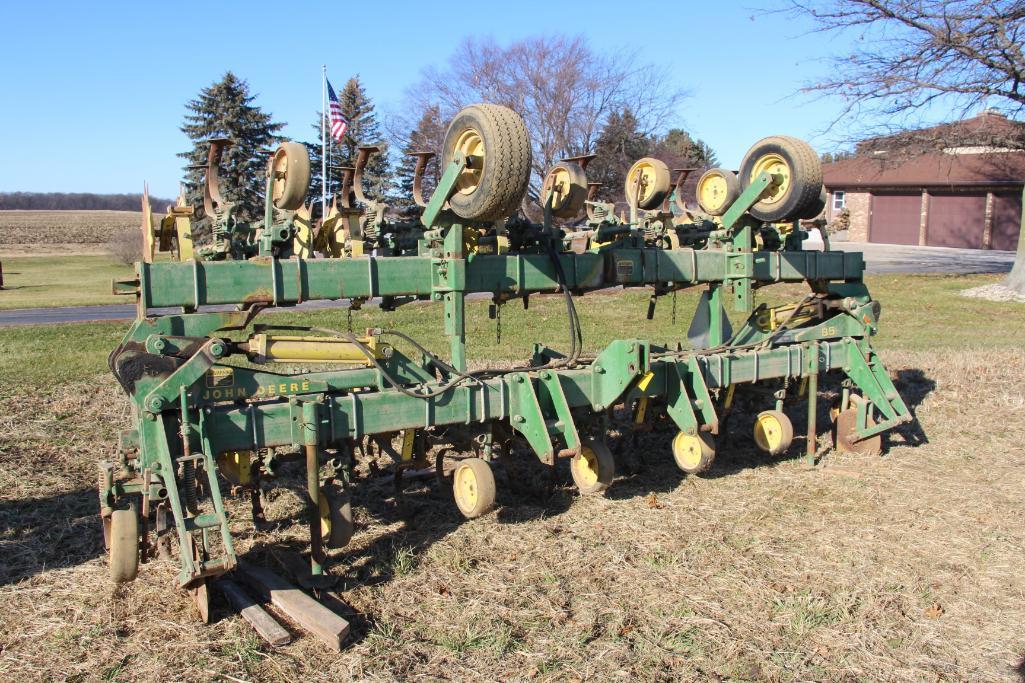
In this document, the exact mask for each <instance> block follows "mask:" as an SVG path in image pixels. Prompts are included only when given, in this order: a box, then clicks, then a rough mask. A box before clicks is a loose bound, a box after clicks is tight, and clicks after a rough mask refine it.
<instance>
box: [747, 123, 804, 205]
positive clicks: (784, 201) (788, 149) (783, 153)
mask: <svg viewBox="0 0 1025 683" xmlns="http://www.w3.org/2000/svg"><path fill="white" fill-rule="evenodd" d="M767 167H775V168H785V169H786V171H785V173H783V175H784V176H785V178H784V182H783V184H781V185H779V186H777V187H776V188H775V189H774V190H773V191H771V192H770V191H769V190H767V191H766V193H763V195H762V198H761V199H760V200H759V201H758V202H756V203H755V204H754V205H753V206H752V207H751V208H750V209H749V213H750V214H751V215H752V216H754V217H755V218H756V219H758V220H760V221H764V222H766V223H777V222H783V221H788V220H793V219H795V218H798V217H800V216H801V215H803V214H804V213H805V212H806V211H807V210H808V209H809V208H810V207H811V206H812V205H813V204H815V203H816V202H817V201H818V199H819V196H820V194H821V192H822V162H821V161H820V159H819V156H818V155H817V154H816V153H815V150H813V149H812V148H811V145H809V144H808V143H807V142H805V141H804V140H799V139H798V138H792V137H789V136H785V135H775V136H772V137H767V138H764V139H762V140H759V141H758V142H756V143H755V144H754V145H753V146H752V147H751V149H749V150H748V151H747V154H745V155H744V160H743V161H742V162H741V164H740V187H741V191H744V190H746V189H747V188H748V187H750V186H751V183H752V182H753V181H754V180H755V178H757V177H758V175H759V173H760V172H761V171H762V170H765V169H766V168H767Z"/></svg>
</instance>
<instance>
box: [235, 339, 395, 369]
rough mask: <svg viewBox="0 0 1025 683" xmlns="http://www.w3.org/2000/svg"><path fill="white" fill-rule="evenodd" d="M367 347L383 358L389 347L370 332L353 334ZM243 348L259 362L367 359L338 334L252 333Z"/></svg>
mask: <svg viewBox="0 0 1025 683" xmlns="http://www.w3.org/2000/svg"><path fill="white" fill-rule="evenodd" d="M357 339H358V340H359V342H360V343H361V344H363V345H364V346H365V347H367V348H368V349H370V351H371V352H372V353H373V355H374V358H387V357H389V356H390V355H391V347H390V346H389V345H387V344H382V343H381V341H380V338H378V337H374V336H365V337H357ZM247 351H248V352H249V354H250V355H251V356H254V360H256V361H257V362H260V363H268V362H269V363H299V362H302V363H360V364H363V365H370V360H369V359H368V358H367V356H366V354H365V353H363V351H362V350H360V349H359V348H358V347H357V346H356V345H355V344H353V343H352V342H350V341H348V340H346V339H342V338H340V337H292V336H279V335H269V334H254V335H253V336H252V337H250V338H249V341H248V343H247Z"/></svg>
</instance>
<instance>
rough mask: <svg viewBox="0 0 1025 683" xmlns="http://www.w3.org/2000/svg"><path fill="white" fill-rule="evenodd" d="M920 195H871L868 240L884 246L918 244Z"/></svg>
mask: <svg viewBox="0 0 1025 683" xmlns="http://www.w3.org/2000/svg"><path fill="white" fill-rule="evenodd" d="M921 222H922V195H920V194H873V195H872V222H871V223H870V225H869V232H868V240H869V241H870V242H882V243H884V244H918V226H919V224H920V223H921Z"/></svg>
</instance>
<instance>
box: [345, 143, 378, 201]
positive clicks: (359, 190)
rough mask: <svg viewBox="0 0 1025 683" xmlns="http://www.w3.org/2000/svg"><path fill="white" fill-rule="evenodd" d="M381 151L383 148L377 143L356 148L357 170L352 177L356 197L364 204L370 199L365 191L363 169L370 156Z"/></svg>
mask: <svg viewBox="0 0 1025 683" xmlns="http://www.w3.org/2000/svg"><path fill="white" fill-rule="evenodd" d="M380 151H381V148H380V147H378V146H377V145H367V146H365V147H360V148H358V149H357V150H356V172H355V175H353V178H352V190H353V192H355V193H356V199H358V200H359V201H360V202H362V203H364V204H366V203H367V202H368V201H370V200H369V199H367V196H366V194H365V193H364V192H363V170H364V169H365V168H366V167H367V162H368V161H370V157H371V156H372V155H374V154H377V153H378V152H380Z"/></svg>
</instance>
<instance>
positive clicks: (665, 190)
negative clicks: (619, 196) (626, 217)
mask: <svg viewBox="0 0 1025 683" xmlns="http://www.w3.org/2000/svg"><path fill="white" fill-rule="evenodd" d="M672 189H673V185H672V181H671V179H670V177H669V167H668V166H666V165H665V163H663V162H661V161H659V160H658V159H654V158H652V157H644V158H643V159H638V160H637V161H636V162H634V165H633V166H631V167H630V170H629V171H627V173H626V187H625V188H624V191H625V192H626V201H627V203H628V204H629V205H630V206H633V207H636V208H638V209H643V210H645V211H650V210H652V209H657V208H658V207H659V206H660V205H661V204H662V202H663V201H664V200H665V198H666V197H668V196H669V193H670V192H671V191H672Z"/></svg>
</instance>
